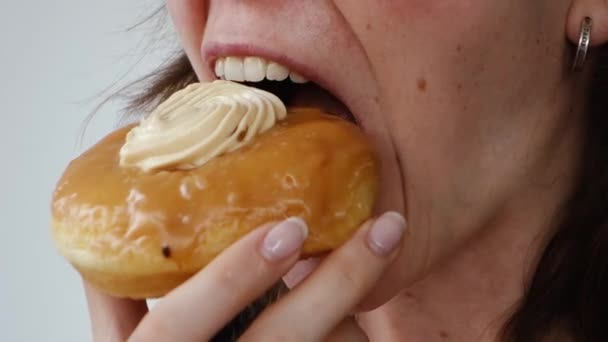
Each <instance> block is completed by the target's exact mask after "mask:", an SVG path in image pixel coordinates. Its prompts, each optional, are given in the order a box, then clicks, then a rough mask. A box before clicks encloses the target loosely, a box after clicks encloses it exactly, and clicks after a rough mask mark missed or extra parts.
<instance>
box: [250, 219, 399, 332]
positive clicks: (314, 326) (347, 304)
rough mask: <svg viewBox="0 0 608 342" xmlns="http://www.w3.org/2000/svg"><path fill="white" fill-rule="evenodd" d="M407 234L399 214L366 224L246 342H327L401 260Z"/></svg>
mask: <svg viewBox="0 0 608 342" xmlns="http://www.w3.org/2000/svg"><path fill="white" fill-rule="evenodd" d="M404 231H405V220H404V219H403V217H402V216H401V215H399V214H397V213H387V214H385V215H383V216H382V217H380V218H379V219H378V220H376V221H375V222H373V223H368V224H366V225H365V226H364V227H363V228H362V229H361V230H360V231H359V232H358V233H357V234H356V235H355V236H354V238H353V239H351V240H350V241H349V242H347V243H346V244H345V245H344V246H342V247H341V248H339V249H338V250H336V251H335V252H334V253H332V254H331V255H330V256H328V257H327V258H326V259H325V261H324V262H323V264H321V266H319V268H318V269H317V270H316V271H315V272H314V273H313V274H311V275H310V276H309V277H308V279H306V280H305V281H304V282H303V283H301V284H300V285H298V286H297V287H296V288H295V289H293V290H292V291H291V292H290V293H289V294H287V295H286V296H285V297H284V298H282V299H281V300H279V301H278V302H277V303H275V304H274V305H272V306H271V307H270V308H268V309H267V310H266V311H265V312H264V313H263V314H262V316H261V317H260V318H258V320H256V321H255V322H254V324H253V325H252V327H251V328H250V329H249V330H248V331H247V332H246V333H245V336H244V338H243V339H244V340H245V341H260V340H281V339H284V338H287V337H289V338H288V340H297V341H319V340H322V339H323V338H324V337H326V336H327V335H328V334H329V332H330V331H331V330H332V329H333V328H334V327H335V326H337V325H338V324H339V323H340V322H341V321H342V320H343V319H344V317H346V316H348V314H349V313H350V312H351V310H352V309H353V308H354V307H355V306H356V305H357V304H358V303H359V301H360V300H361V299H362V298H363V297H364V296H365V295H366V293H367V292H368V291H369V290H370V289H371V288H372V287H373V286H374V284H375V283H376V281H377V280H378V279H379V278H380V276H381V275H382V273H383V271H384V270H385V268H386V267H387V266H388V265H389V264H390V261H391V260H392V259H393V258H394V257H395V255H396V253H397V250H398V249H399V246H400V245H401V240H402V236H403V232H404ZM302 322H305V324H302Z"/></svg>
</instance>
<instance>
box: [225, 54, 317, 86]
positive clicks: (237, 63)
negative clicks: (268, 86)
mask: <svg viewBox="0 0 608 342" xmlns="http://www.w3.org/2000/svg"><path fill="white" fill-rule="evenodd" d="M215 76H217V77H218V78H221V79H225V80H227V81H235V82H244V81H248V82H260V81H262V80H264V79H267V80H270V81H284V80H286V79H287V78H289V79H290V80H291V81H292V82H294V83H307V82H308V80H307V79H306V78H304V77H303V76H302V75H300V74H298V73H296V72H294V71H290V70H289V69H288V68H287V67H285V66H284V65H281V64H279V63H276V62H272V61H268V60H266V59H264V58H261V57H220V58H218V59H216V60H215Z"/></svg>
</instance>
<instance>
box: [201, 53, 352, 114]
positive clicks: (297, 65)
mask: <svg viewBox="0 0 608 342" xmlns="http://www.w3.org/2000/svg"><path fill="white" fill-rule="evenodd" d="M202 53H203V60H204V61H205V63H206V67H207V68H208V72H209V73H210V74H211V75H215V68H214V66H215V61H216V60H217V59H218V58H220V57H232V56H235V57H237V56H238V57H246V56H255V57H262V58H264V59H266V60H269V61H273V62H276V63H279V64H282V65H284V66H285V67H287V68H288V69H289V70H291V71H294V72H296V73H298V74H300V75H302V76H303V77H305V78H306V79H308V80H310V81H311V82H314V83H316V84H317V85H319V86H320V87H322V88H324V89H325V90H327V91H328V92H330V93H331V94H332V95H333V96H335V97H336V98H337V99H338V100H339V101H341V102H342V103H344V104H345V105H346V106H347V107H348V103H347V102H346V101H345V94H343V93H341V92H340V89H338V87H337V86H336V82H335V81H333V80H332V78H331V75H325V74H323V75H321V73H319V72H318V71H317V70H316V69H315V67H314V66H313V65H311V63H308V62H307V61H306V60H304V59H302V58H298V57H296V56H289V55H287V54H285V53H282V52H279V51H276V50H273V49H272V48H266V47H262V46H258V45H253V44H241V43H230V44H226V43H219V42H209V43H205V44H204V45H203V51H202ZM328 76H330V77H328Z"/></svg>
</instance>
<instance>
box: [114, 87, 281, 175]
mask: <svg viewBox="0 0 608 342" xmlns="http://www.w3.org/2000/svg"><path fill="white" fill-rule="evenodd" d="M286 115H287V110H286V108H285V105H284V104H283V102H281V100H280V99H279V98H278V97H276V96H275V95H274V94H272V93H269V92H266V91H264V90H260V89H257V88H253V87H248V86H245V85H242V84H239V83H234V82H230V81H223V80H217V81H213V82H210V83H195V84H192V85H189V86H187V87H186V88H184V89H183V90H180V91H178V92H176V93H175V94H173V95H172V96H171V97H169V99H167V100H166V101H165V102H163V103H162V104H160V105H159V106H158V107H157V108H156V109H155V110H154V111H153V112H152V113H151V114H150V115H149V116H148V117H146V118H145V119H143V120H142V121H141V122H140V123H139V125H138V126H135V127H134V128H133V129H132V130H131V131H130V132H129V133H128V134H127V137H126V141H125V144H124V145H123V146H122V148H121V150H120V165H121V166H123V167H138V168H139V169H141V170H143V171H146V172H147V171H151V170H158V169H168V168H172V169H180V170H189V169H193V168H197V167H200V166H202V165H204V164H205V163H207V162H208V161H210V160H211V159H213V158H215V157H217V156H220V155H222V154H224V153H228V152H231V151H234V150H236V149H238V148H240V147H242V146H244V145H246V144H248V143H249V142H251V141H252V140H253V139H254V138H255V136H256V135H258V134H260V133H263V132H265V131H267V130H268V129H270V128H272V127H273V126H274V125H275V123H276V122H277V121H279V120H282V119H283V118H285V116H286Z"/></svg>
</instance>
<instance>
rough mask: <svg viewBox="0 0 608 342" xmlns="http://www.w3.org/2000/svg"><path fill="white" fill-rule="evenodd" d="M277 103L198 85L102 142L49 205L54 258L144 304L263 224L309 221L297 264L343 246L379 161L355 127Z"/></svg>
mask: <svg viewBox="0 0 608 342" xmlns="http://www.w3.org/2000/svg"><path fill="white" fill-rule="evenodd" d="M277 101H279V100H278V98H276V97H274V95H272V94H270V93H265V92H263V91H261V90H258V89H255V88H250V87H246V86H244V85H240V84H236V83H233V84H228V83H227V82H225V81H216V82H213V83H205V84H194V85H191V86H189V87H187V88H185V89H184V90H182V91H179V92H177V93H176V94H174V95H173V96H172V97H171V98H169V100H167V101H166V102H165V103H163V104H161V105H160V106H159V107H158V109H157V110H156V111H155V112H154V113H152V114H151V115H150V116H149V117H148V118H146V119H144V120H142V122H141V123H140V124H139V125H130V126H127V127H124V128H121V129H118V130H116V131H115V132H113V133H111V134H110V135H108V136H107V137H105V138H104V139H102V140H101V141H100V142H98V143H97V144H95V145H94V146H93V147H91V148H90V149H89V150H88V151H86V152H85V153H84V154H82V155H81V156H80V157H78V158H76V159H75V160H73V161H72V162H71V163H70V165H69V166H68V168H67V169H66V170H65V172H64V174H63V176H62V177H61V179H60V180H59V182H58V184H57V187H56V189H55V192H54V194H53V198H52V205H51V212H52V223H51V226H52V237H53V240H54V243H55V245H56V247H57V249H58V251H59V253H60V254H61V255H62V256H63V257H65V258H66V259H67V260H68V261H69V262H70V263H71V264H72V265H73V266H74V267H75V268H76V270H77V271H78V272H79V273H80V274H81V275H82V277H83V278H84V279H85V280H87V281H88V282H89V283H91V284H92V285H94V286H96V287H97V288H99V289H100V290H102V291H105V292H107V293H109V294H111V295H113V296H117V297H129V298H138V299H142V298H155V297H160V296H163V295H165V294H166V293H167V292H169V291H170V290H172V289H173V288H175V287H176V286H178V285H179V284H181V283H182V282H184V281H185V280H186V279H188V278H189V277H190V276H192V275H193V274H194V273H196V272H198V271H199V270H201V269H202V268H203V267H204V266H205V265H206V264H208V263H209V262H210V261H211V260H212V259H213V258H214V257H215V256H217V255H218V254H219V253H220V252H222V250H224V249H226V248H227V247H228V246H230V245H231V244H232V243H234V242H235V241H236V240H238V239H239V238H241V237H242V236H243V235H245V234H247V233H248V232H250V231H252V230H253V229H255V228H256V227H259V226H260V225H262V224H264V223H268V222H274V221H279V220H282V219H285V218H287V217H292V216H297V217H300V218H302V219H304V220H305V221H306V222H307V224H308V226H309V235H308V238H307V240H306V242H305V244H304V247H303V256H304V257H306V256H312V255H315V254H317V253H323V252H327V251H330V250H332V249H335V248H337V247H338V246H340V245H341V244H342V243H343V242H344V241H345V240H347V239H348V238H349V237H350V236H351V234H352V233H353V232H354V230H355V229H357V228H358V227H359V226H360V224H362V223H363V222H364V221H365V220H366V219H368V218H369V217H370V216H371V214H372V210H373V205H374V202H375V199H376V192H377V181H378V160H377V158H376V156H375V154H374V151H373V149H372V147H371V144H370V143H369V141H368V140H367V138H366V136H365V135H364V134H363V133H362V132H361V131H360V129H359V128H358V127H357V126H356V125H354V124H352V123H350V122H348V121H346V120H343V119H340V118H338V117H336V116H333V115H329V114H326V113H323V112H320V111H319V110H317V109H309V108H300V109H297V108H294V109H289V110H286V109H285V108H284V107H281V106H283V105H282V103H280V102H277ZM252 108H253V109H252ZM194 112H196V113H194ZM201 122H202V123H205V124H204V125H203V124H200V123H201ZM180 127H181V128H180ZM218 127H219V128H218ZM184 132H185V133H184ZM201 141H202V143H201ZM227 142H228V143H227Z"/></svg>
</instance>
